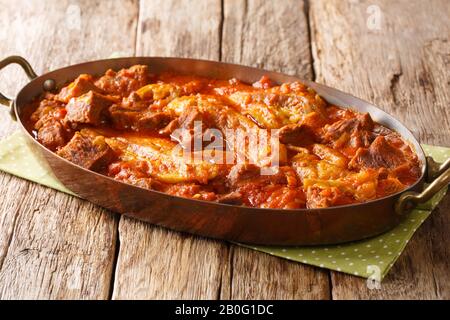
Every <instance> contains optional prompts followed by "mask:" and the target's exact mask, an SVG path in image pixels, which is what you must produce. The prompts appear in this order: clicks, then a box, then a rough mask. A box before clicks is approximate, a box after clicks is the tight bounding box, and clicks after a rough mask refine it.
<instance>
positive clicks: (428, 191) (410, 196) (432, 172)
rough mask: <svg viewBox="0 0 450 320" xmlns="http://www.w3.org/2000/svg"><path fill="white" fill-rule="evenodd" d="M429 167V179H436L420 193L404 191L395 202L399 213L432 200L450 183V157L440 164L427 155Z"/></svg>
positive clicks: (402, 213) (406, 211)
mask: <svg viewBox="0 0 450 320" xmlns="http://www.w3.org/2000/svg"><path fill="white" fill-rule="evenodd" d="M427 168H428V172H427V175H428V177H427V180H428V181H431V180H433V179H434V180H433V181H432V182H431V183H430V185H428V187H426V188H425V189H424V190H423V191H422V192H420V193H419V192H412V191H408V192H405V193H403V194H402V195H401V196H400V198H399V199H398V200H397V202H396V203H395V212H396V213H397V214H399V215H404V214H405V213H408V212H409V211H411V210H412V209H413V208H414V207H415V206H417V205H418V204H421V203H424V202H427V201H428V200H430V199H431V198H432V197H433V196H434V195H435V194H436V193H437V192H439V191H440V190H441V189H442V188H444V187H445V186H447V185H448V184H450V159H447V160H446V161H445V162H444V163H443V164H439V163H437V162H435V161H434V160H433V159H432V158H431V157H427Z"/></svg>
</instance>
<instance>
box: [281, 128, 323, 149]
mask: <svg viewBox="0 0 450 320" xmlns="http://www.w3.org/2000/svg"><path fill="white" fill-rule="evenodd" d="M278 136H279V139H280V142H281V143H284V144H289V145H294V146H307V145H310V144H313V143H314V140H315V138H314V131H313V130H312V129H311V128H310V127H309V126H307V125H304V124H288V125H286V126H284V127H282V128H281V129H280V130H279V131H278Z"/></svg>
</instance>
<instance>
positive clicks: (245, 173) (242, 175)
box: [227, 163, 297, 187]
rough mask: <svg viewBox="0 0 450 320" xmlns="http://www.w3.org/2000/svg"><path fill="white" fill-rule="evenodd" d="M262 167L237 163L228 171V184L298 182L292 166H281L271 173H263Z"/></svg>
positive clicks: (236, 185)
mask: <svg viewBox="0 0 450 320" xmlns="http://www.w3.org/2000/svg"><path fill="white" fill-rule="evenodd" d="M261 169H262V168H261V167H258V166H257V165H254V164H249V163H240V164H236V165H234V166H233V167H232V168H231V170H230V172H229V173H228V176H227V181H228V184H229V185H230V186H231V187H239V186H241V185H244V184H248V183H259V184H287V185H291V186H294V185H296V184H297V178H296V175H295V172H294V170H293V169H292V168H291V167H287V166H286V167H280V168H279V170H278V171H277V172H275V173H274V174H271V175H263V174H262V173H261V172H262V171H261Z"/></svg>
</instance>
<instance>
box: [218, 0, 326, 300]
mask: <svg viewBox="0 0 450 320" xmlns="http://www.w3.org/2000/svg"><path fill="white" fill-rule="evenodd" d="M222 60H224V61H227V62H234V63H241V64H246V65H251V66H258V67H261V68H266V69H269V70H274V71H282V72H286V73H290V74H297V75H298V76H300V77H303V78H308V79H311V78H312V68H311V56H310V48H309V35H308V25H307V17H306V15H305V8H304V5H303V2H302V1H262V0H261V1H225V2H224V22H223V38H222ZM230 254H231V261H230V263H231V264H230V268H229V269H228V270H227V271H228V272H229V274H230V278H231V279H230V283H231V285H230V286H231V287H230V288H228V287H227V286H226V285H224V286H223V289H224V290H225V291H224V292H223V294H222V298H225V297H227V296H229V297H230V298H231V299H327V298H329V291H330V288H329V281H328V271H326V270H320V269H317V268H313V267H310V266H306V265H302V264H299V263H295V262H290V261H287V260H283V259H280V258H276V257H272V256H269V255H266V254H263V253H260V252H256V251H252V250H249V249H246V248H242V247H238V246H232V247H231V253H230Z"/></svg>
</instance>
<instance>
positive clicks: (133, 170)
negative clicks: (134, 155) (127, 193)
mask: <svg viewBox="0 0 450 320" xmlns="http://www.w3.org/2000/svg"><path fill="white" fill-rule="evenodd" d="M148 171H149V166H148V163H147V162H146V161H139V160H137V161H119V162H113V163H111V164H110V165H109V166H108V175H109V176H111V177H113V178H114V179H116V180H119V181H122V182H125V183H129V184H132V185H134V186H137V187H141V188H144V189H159V188H160V187H161V183H160V182H159V181H157V180H155V179H153V178H151V177H149V174H148Z"/></svg>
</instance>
